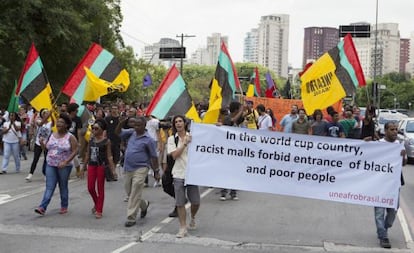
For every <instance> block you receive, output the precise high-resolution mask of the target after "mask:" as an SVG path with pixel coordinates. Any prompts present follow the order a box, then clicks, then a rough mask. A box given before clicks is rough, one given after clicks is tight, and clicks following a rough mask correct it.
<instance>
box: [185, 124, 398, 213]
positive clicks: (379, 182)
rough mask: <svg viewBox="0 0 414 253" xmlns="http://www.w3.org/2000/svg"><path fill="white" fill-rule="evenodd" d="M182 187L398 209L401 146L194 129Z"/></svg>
mask: <svg viewBox="0 0 414 253" xmlns="http://www.w3.org/2000/svg"><path fill="white" fill-rule="evenodd" d="M191 134H192V141H191V143H190V145H189V154H188V159H189V160H188V165H187V174H186V183H187V184H194V185H203V186H212V187H220V188H227V189H238V190H246V191H255V192H266V193H275V194H282V195H290V196H298V197H305V198H314V199H322V200H331V201H339V202H345V203H353V204H361V205H368V206H381V207H393V208H396V207H397V202H398V194H399V188H400V185H401V183H400V175H401V168H402V159H401V156H400V152H401V149H403V146H402V145H400V144H395V143H386V142H366V141H362V140H353V139H344V138H332V137H321V136H312V135H299V134H288V133H282V132H271V131H260V130H251V129H246V128H237V127H228V126H214V125H207V124H198V123H192V126H191Z"/></svg>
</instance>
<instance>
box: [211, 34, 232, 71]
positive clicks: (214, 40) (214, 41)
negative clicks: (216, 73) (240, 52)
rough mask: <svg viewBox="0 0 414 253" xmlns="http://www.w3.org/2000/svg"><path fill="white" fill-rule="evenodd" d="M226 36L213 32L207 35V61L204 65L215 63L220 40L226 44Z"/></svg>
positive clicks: (219, 48)
mask: <svg viewBox="0 0 414 253" xmlns="http://www.w3.org/2000/svg"><path fill="white" fill-rule="evenodd" d="M228 40H229V39H228V37H227V36H221V34H220V33H213V34H212V35H211V36H209V37H207V59H206V60H207V62H206V65H216V64H217V61H218V56H219V54H220V50H221V42H224V44H226V46H228Z"/></svg>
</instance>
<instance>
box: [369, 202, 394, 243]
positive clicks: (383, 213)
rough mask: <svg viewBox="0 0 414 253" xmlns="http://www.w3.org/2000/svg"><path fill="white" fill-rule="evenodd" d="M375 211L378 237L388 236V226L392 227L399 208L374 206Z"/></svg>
mask: <svg viewBox="0 0 414 253" xmlns="http://www.w3.org/2000/svg"><path fill="white" fill-rule="evenodd" d="M374 212H375V225H376V226H377V236H378V239H384V238H388V228H390V227H392V224H393V223H394V220H395V215H396V214H397V210H395V209H394V208H385V207H374Z"/></svg>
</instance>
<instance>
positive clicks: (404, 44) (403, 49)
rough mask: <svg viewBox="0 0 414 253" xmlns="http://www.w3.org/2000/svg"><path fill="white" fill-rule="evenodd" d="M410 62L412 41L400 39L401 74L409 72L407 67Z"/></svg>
mask: <svg viewBox="0 0 414 253" xmlns="http://www.w3.org/2000/svg"><path fill="white" fill-rule="evenodd" d="M409 60H410V39H400V73H405V72H407V71H406V69H405V67H406V65H407V63H408V62H409Z"/></svg>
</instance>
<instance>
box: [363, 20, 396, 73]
mask: <svg viewBox="0 0 414 253" xmlns="http://www.w3.org/2000/svg"><path fill="white" fill-rule="evenodd" d="M371 31H373V33H372V32H371V45H372V44H374V45H375V33H376V32H377V36H378V38H377V51H376V52H375V47H374V50H372V53H371V75H370V76H371V77H373V76H374V71H375V72H376V75H377V76H381V75H385V74H388V73H391V72H399V70H400V31H399V30H398V24H396V23H383V24H378V31H376V30H375V25H372V26H371ZM373 41H374V43H373ZM375 57H376V58H377V60H376V61H377V64H376V69H374V67H375V63H374V62H375Z"/></svg>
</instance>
